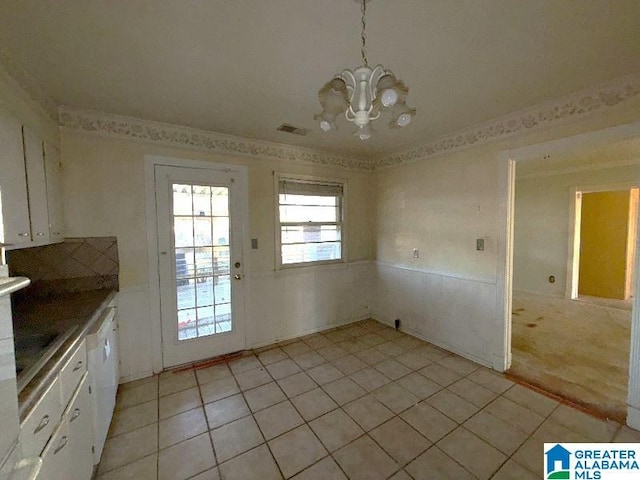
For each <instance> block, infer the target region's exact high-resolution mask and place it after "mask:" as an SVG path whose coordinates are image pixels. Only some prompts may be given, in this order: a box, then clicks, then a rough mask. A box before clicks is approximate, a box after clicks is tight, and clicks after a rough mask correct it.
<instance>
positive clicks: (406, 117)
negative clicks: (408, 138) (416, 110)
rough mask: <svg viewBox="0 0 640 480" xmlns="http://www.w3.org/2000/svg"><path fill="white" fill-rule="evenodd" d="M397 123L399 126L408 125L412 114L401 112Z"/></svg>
mask: <svg viewBox="0 0 640 480" xmlns="http://www.w3.org/2000/svg"><path fill="white" fill-rule="evenodd" d="M396 123H397V124H398V126H399V127H406V126H407V125H409V124H410V123H411V114H409V113H401V114H400V115H399V116H398V119H397V120H396Z"/></svg>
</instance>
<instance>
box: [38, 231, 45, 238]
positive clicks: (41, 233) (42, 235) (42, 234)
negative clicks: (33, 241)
mask: <svg viewBox="0 0 640 480" xmlns="http://www.w3.org/2000/svg"><path fill="white" fill-rule="evenodd" d="M36 235H37V236H38V237H44V233H43V232H38V233H36Z"/></svg>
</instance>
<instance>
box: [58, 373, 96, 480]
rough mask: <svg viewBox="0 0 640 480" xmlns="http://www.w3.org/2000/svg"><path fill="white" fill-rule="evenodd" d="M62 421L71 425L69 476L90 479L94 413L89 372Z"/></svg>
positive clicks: (80, 479) (81, 479) (83, 479)
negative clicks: (92, 410)
mask: <svg viewBox="0 0 640 480" xmlns="http://www.w3.org/2000/svg"><path fill="white" fill-rule="evenodd" d="M62 421H63V422H66V423H67V425H68V426H69V452H70V454H71V461H70V462H69V464H68V468H69V475H68V476H67V478H77V479H78V480H85V479H86V480H89V479H90V478H91V474H92V473H93V454H92V451H91V450H92V447H93V415H92V412H91V398H90V396H89V380H88V376H87V374H85V376H84V379H83V380H82V382H81V383H80V386H79V387H78V390H77V391H76V393H75V395H74V397H73V399H72V400H71V402H70V403H69V408H68V409H67V411H66V412H65V414H64V416H63V418H62Z"/></svg>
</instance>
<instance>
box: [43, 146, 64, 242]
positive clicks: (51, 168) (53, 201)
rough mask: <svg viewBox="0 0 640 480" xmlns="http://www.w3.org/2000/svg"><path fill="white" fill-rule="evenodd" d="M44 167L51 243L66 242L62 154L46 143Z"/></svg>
mask: <svg viewBox="0 0 640 480" xmlns="http://www.w3.org/2000/svg"><path fill="white" fill-rule="evenodd" d="M44 166H45V172H46V175H47V204H48V206H49V239H50V241H51V243H56V242H62V241H63V240H64V219H63V217H62V164H61V163H60V152H58V149H57V148H55V147H54V146H53V145H51V144H49V143H47V142H45V143H44Z"/></svg>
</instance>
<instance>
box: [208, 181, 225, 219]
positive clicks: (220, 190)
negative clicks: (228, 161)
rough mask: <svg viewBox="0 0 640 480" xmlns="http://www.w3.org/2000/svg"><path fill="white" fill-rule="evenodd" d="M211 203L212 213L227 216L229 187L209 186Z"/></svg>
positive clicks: (217, 215)
mask: <svg viewBox="0 0 640 480" xmlns="http://www.w3.org/2000/svg"><path fill="white" fill-rule="evenodd" d="M211 203H212V205H213V215H214V216H216V217H228V216H229V189H228V188H226V187H212V188H211Z"/></svg>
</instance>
